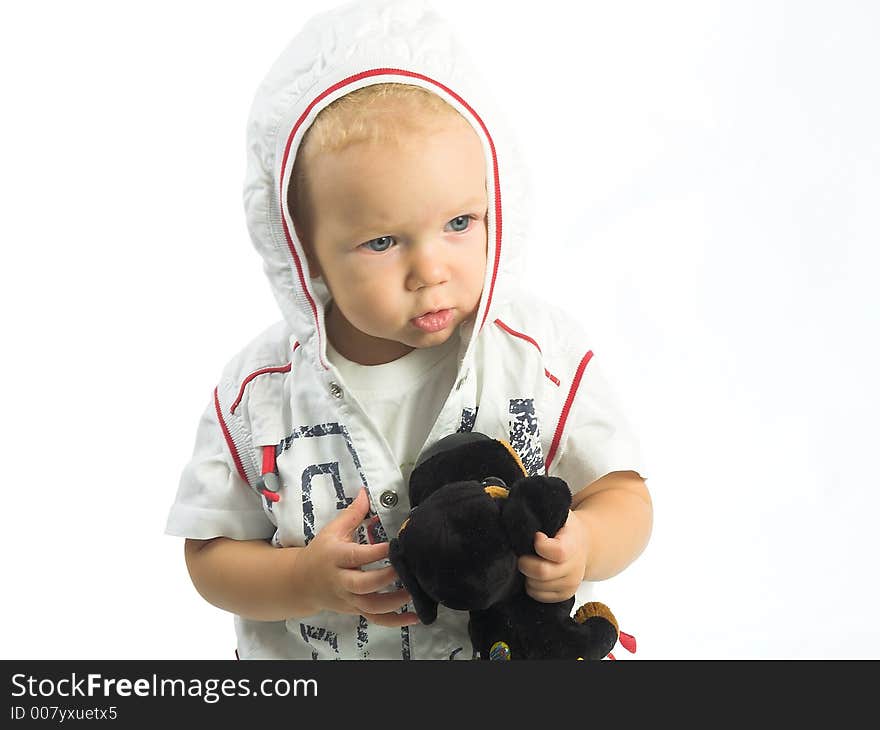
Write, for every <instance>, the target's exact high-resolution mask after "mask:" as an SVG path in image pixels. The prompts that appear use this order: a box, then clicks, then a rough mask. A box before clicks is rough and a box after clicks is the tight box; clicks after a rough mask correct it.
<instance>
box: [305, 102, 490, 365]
mask: <svg viewBox="0 0 880 730" xmlns="http://www.w3.org/2000/svg"><path fill="white" fill-rule="evenodd" d="M430 129H431V131H426V132H424V133H418V134H417V133H406V134H404V136H403V137H402V139H401V143H400V144H399V145H394V144H384V145H380V144H372V143H365V144H356V145H353V146H350V147H349V148H347V149H345V150H342V151H339V152H327V153H322V154H320V155H319V156H318V157H317V158H315V159H314V160H313V161H312V162H311V163H310V164H309V167H308V173H309V174H310V178H311V187H310V188H309V190H310V202H311V206H312V207H311V220H312V227H311V230H312V234H311V235H312V241H311V242H310V243H311V244H312V245H308V244H307V245H306V250H307V256H308V260H309V268H310V273H311V275H312V276H321V277H323V279H324V283H325V284H326V285H327V287H328V288H329V290H330V293H331V295H332V297H333V304H332V307H331V310H330V312H329V314H328V317H327V332H328V336H329V338H330V341H331V342H332V343H333V345H334V347H335V348H336V349H337V350H338V351H339V352H340V353H341V354H342V355H343V356H344V357H347V358H348V359H350V360H353V361H355V362H360V363H362V364H365V365H376V364H380V363H385V362H391V361H392V360H395V359H397V358H399V357H402V356H403V355H405V354H406V353H408V352H410V351H411V350H412V349H413V348H417V347H433V346H436V345H439V344H442V343H443V342H445V341H446V340H447V339H448V338H449V337H450V336H451V335H452V334H453V333H454V332H455V330H456V328H457V327H458V326H459V325H460V324H461V323H462V322H463V321H465V320H466V319H467V318H469V317H472V316H473V315H474V314H475V313H476V309H477V306H478V305H479V302H480V295H481V293H482V288H483V277H484V274H485V270H486V212H487V198H486V175H485V158H484V156H483V149H482V145H481V144H480V140H479V138H478V137H477V135H476V133H475V132H474V131H473V129H471V127H470V126H469V125H468V123H467V122H465V121H464V120H463V119H457V118H450V119H448V120H445V119H443V120H437V121H434V122H433V123H432V124H431V127H430ZM310 249H311V250H310ZM437 310H445V311H443V312H441V313H440V314H438V315H435V316H433V317H431V316H428V317H423V316H422V315H425V314H426V313H427V312H432V311H437Z"/></svg>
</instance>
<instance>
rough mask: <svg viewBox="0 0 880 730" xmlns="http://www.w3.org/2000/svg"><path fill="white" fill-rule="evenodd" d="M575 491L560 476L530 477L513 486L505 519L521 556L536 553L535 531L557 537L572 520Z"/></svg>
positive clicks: (504, 506)
mask: <svg viewBox="0 0 880 730" xmlns="http://www.w3.org/2000/svg"><path fill="white" fill-rule="evenodd" d="M570 508H571V491H570V490H569V488H568V484H566V483H565V481H563V480H562V479H559V478H557V477H543V476H537V477H527V478H525V479H520V480H519V481H518V482H517V483H516V484H514V485H513V486H512V487H511V488H510V493H509V494H508V497H507V499H505V500H504V504H503V508H502V512H501V522H502V524H503V525H504V529H505V530H506V531H507V536H508V538H509V539H510V543H511V545H513V551H514V552H515V553H516V554H517V555H534V553H535V533H536V532H538V531H539V530H540V531H541V532H543V533H544V534H545V535H547V537H553V536H554V535H555V534H556V533H557V532H559V529H560V528H561V527H562V526H563V525H564V524H565V521H566V520H567V519H568V510H569V509H570Z"/></svg>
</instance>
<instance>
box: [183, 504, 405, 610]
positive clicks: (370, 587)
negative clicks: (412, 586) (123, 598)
mask: <svg viewBox="0 0 880 730" xmlns="http://www.w3.org/2000/svg"><path fill="white" fill-rule="evenodd" d="M368 507H369V503H368V501H367V497H366V493H365V492H364V491H363V490H361V491H360V492H359V493H358V496H357V498H356V499H355V500H354V501H353V502H352V503H351V504H350V505H349V506H348V507H347V508H346V509H344V510H342V511H341V512H340V513H339V515H338V516H337V517H336V519H335V520H333V521H332V522H330V523H329V524H327V525H326V526H325V527H324V528H323V529H322V530H321V531H320V532H318V534H317V535H316V536H315V538H314V539H313V540H312V541H311V542H310V543H309V544H308V547H284V548H276V547H273V546H272V545H270V544H269V543H268V542H266V541H265V540H231V539H229V538H226V537H215V538H212V539H210V540H190V539H188V540H186V543H185V547H184V556H185V558H186V566H187V569H188V570H189V574H190V578H191V579H192V582H193V585H195V587H196V590H197V591H198V592H199V594H201V596H202V598H204V599H205V600H206V601H207V602H208V603H211V604H213V605H214V606H217V607H218V608H222V609H224V610H226V611H230V612H232V613H237V614H238V615H239V616H242V617H244V618H249V619H253V620H255V621H283V620H285V619H288V618H299V617H303V616H311V615H312V614H315V613H318V611H322V610H329V611H335V612H337V613H347V614H360V615H362V616H364V617H365V618H366V619H367V620H369V621H372V622H373V623H377V624H381V625H383V626H402V625H408V624H413V623H416V622H417V621H418V618H417V617H416V615H415V614H413V613H396V611H397V610H398V609H400V608H401V607H402V606H404V605H405V604H406V603H407V601H409V600H410V596H409V594H408V593H407V592H406V591H404V590H392V591H388V592H381V593H380V592H379V590H380V589H381V588H386V587H388V586H389V585H391V584H393V583H394V581H395V579H396V577H397V576H396V573H395V572H394V569H393V568H392V567H390V566H389V567H385V568H378V569H375V570H362V569H361V568H362V567H363V566H365V565H368V564H370V563H373V562H375V561H377V560H382V559H384V558H385V557H387V555H388V543H379V544H376V545H359V544H358V543H356V542H354V541H353V540H352V531H353V530H354V529H355V528H356V527H357V525H358V524H359V523H360V522H361V521H362V520H363V519H364V517H365V516H366V513H367V511H368Z"/></svg>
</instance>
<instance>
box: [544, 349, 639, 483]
mask: <svg viewBox="0 0 880 730" xmlns="http://www.w3.org/2000/svg"><path fill="white" fill-rule="evenodd" d="M615 471H635V472H637V473H638V474H639V476H641V477H642V479H647V478H648V474H647V470H646V467H645V463H644V458H643V454H642V449H641V444H640V442H639V439H638V437H637V436H636V434H635V432H634V431H633V428H632V426H631V424H630V422H629V420H628V419H627V417H626V415H625V413H624V412H623V408H622V407H621V404H620V400H619V399H618V396H617V395H616V393H615V391H614V390H613V388H612V386H611V384H610V383H609V381H608V379H607V378H606V377H605V374H604V373H603V372H602V366H601V365H600V364H599V363H598V362H597V361H596V357H595V356H593V357H592V358H591V359H590V360H589V362H588V363H587V365H586V368H585V369H584V371H583V374H582V376H581V380H580V383H579V384H578V386H577V390H576V391H575V393H574V397H573V399H572V401H571V404H570V407H569V411H568V413H567V415H566V420H565V422H564V426H563V432H562V438H561V440H560V444H559V453H558V455H557V457H556V459H555V460H554V462H553V463H551V464H550V470H549V473H550V474H551V475H552V476H557V477H559V478H561V479H564V480H565V481H566V482H567V483H568V485H569V486H570V488H571V491H572V492H579V491H580V490H581V489H583V488H584V487H586V486H587V485H589V484H592V483H593V482H594V481H596V480H597V479H599V478H601V477H603V476H605V475H606V474H610V473H611V472H615Z"/></svg>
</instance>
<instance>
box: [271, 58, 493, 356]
mask: <svg viewBox="0 0 880 730" xmlns="http://www.w3.org/2000/svg"><path fill="white" fill-rule="evenodd" d="M389 75H399V76H409V77H411V78H416V79H421V80H422V81H428V82H430V83H432V84H434V85H435V86H438V87H440V88H441V89H443V90H444V91H445V92H446V93H447V94H449V95H450V96H452V97H454V98H455V99H456V101H458V102H459V103H460V104H461V105H462V106H464V107H465V108H466V109H467V110H468V111H469V112H470V113H471V114H473V116H474V118H475V119H476V120H477V121H478V122H479V123H480V127H481V128H482V129H483V133H484V134H485V135H486V139H488V140H489V147H490V148H491V149H492V170H493V175H494V177H495V263H494V265H493V267H492V280H491V281H490V282H489V294H488V296H487V298H486V311H485V312H483V320H482V321H481V322H480V329H482V328H483V325H484V324H485V323H486V316H487V315H488V314H489V307H490V306H491V304H492V295H493V294H494V291H495V281H496V279H497V278H498V266H499V263H500V261H501V183H500V181H499V179H498V155H497V154H496V152H495V142H494V141H493V140H492V136H491V135H490V134H489V130H488V129H486V125H485V124H484V123H483V120H482V119H481V118H480V115H479V114H477V113H476V112H475V111H474V110H473V108H472V107H471V106H470V104H468V103H467V102H466V101H465V100H464V99H462V98H461V97H460V96H459V95H458V94H456V93H455V92H454V91H452V89H450V88H449V87H448V86H445V85H444V84H441V83H440V82H439V81H436V80H434V79H432V78H430V77H429V76H425V75H424V74H420V73H416V72H414V71H405V70H404V69H400V68H374V69H370V70H369V71H363V72H361V73H358V74H354V75H353V76H348V77H347V78H344V79H342V81H339V82H338V83H336V84H333V86H331V87H330V88H328V89H325V90H324V91H322V92H321V93H320V94H318V96H316V97H315V98H314V99H313V100H312V102H311V103H310V104H309V105H308V106H307V107H306V109H305V111H304V112H303V113H302V114H301V115H300V117H299V119H297V120H296V123H295V124H294V125H293V129H292V130H291V132H290V135H289V136H288V138H287V144H286V145H285V147H284V157H283V158H282V160H281V179H280V180H279V183H278V198H279V202H280V209H281V211H282V213H281V225H282V226H283V227H284V236H285V238H286V239H287V247H288V249H290V253H291V255H292V256H293V260H294V263H295V264H296V272H297V275H298V276H299V281H300V284H301V286H302V290H303V291H304V292H305V295H306V297H307V298H308V300H309V306H311V308H312V316H313V317H314V319H315V329H317V328H318V307H317V305H316V304H315V300H314V299H313V298H312V295H311V293H310V292H309V289H308V287H307V286H306V281H305V277H304V276H303V266H302V262H301V261H300V259H299V256H297V254H296V247H295V246H294V245H293V240H292V239H291V237H290V230H289V229H288V227H287V221H286V220H285V218H284V209H285V203H284V199H283V197H282V194H283V190H284V178H285V175H284V173H285V170H286V169H287V159H288V157H289V156H290V148H291V146H292V145H293V138H294V137H295V136H296V132H297V130H298V129H299V128H300V125H301V124H302V123H303V120H304V119H305V118H306V117H307V116H308V115H309V112H311V110H312V108H313V107H314V106H315V105H316V104H317V103H318V102H320V101H321V100H322V99H323V98H324V97H326V96H327V95H328V94H332V93H333V92H334V91H337V90H338V89H341V88H342V87H343V86H347V85H348V84H351V83H354V82H355V81H359V80H360V79H363V78H367V77H370V76H389ZM321 349H322V348H321V341H320V339H319V340H318V350H319V356H320V350H321ZM321 364H322V365H323V366H324V369H325V370H327V369H329V366H328V365H327V364H326V363H325V362H324V360H323V358H321Z"/></svg>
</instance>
